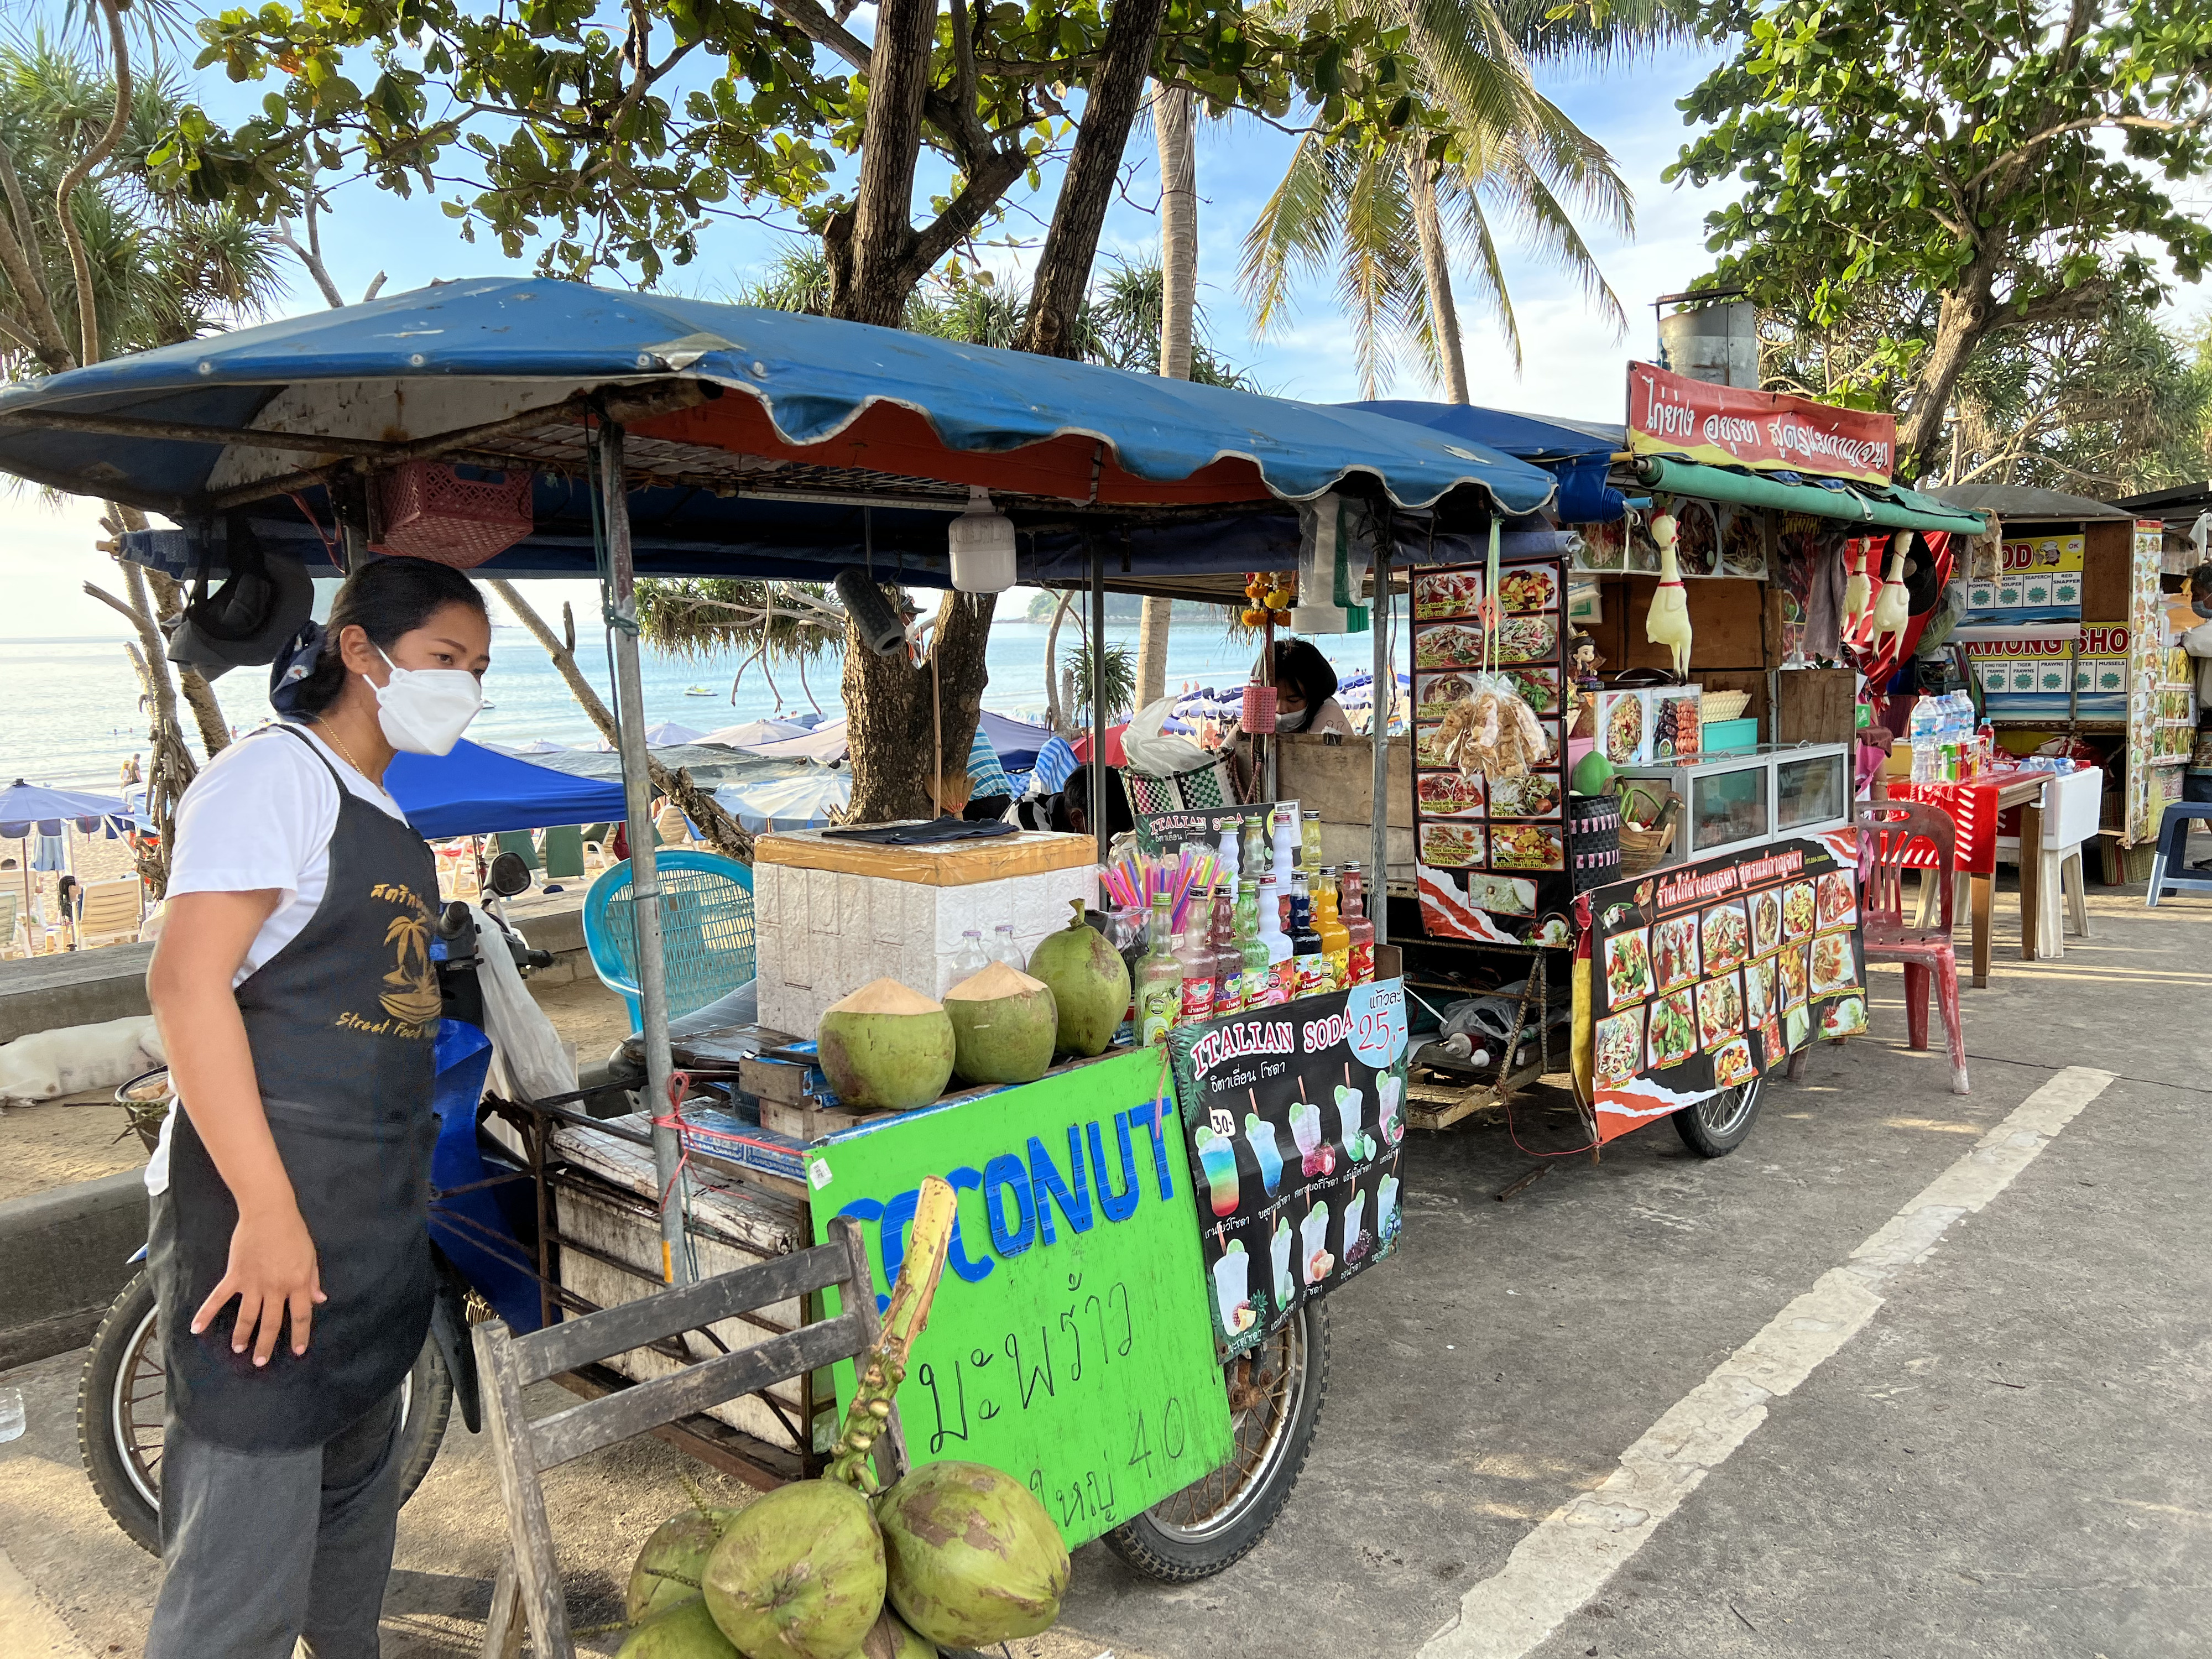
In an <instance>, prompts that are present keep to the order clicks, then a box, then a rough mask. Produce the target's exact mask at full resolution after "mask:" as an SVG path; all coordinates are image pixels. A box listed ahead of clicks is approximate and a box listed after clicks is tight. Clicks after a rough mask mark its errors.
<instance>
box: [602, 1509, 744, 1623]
mask: <svg viewBox="0 0 2212 1659" xmlns="http://www.w3.org/2000/svg"><path fill="white" fill-rule="evenodd" d="M737 1516H738V1511H737V1510H713V1509H696V1508H695V1509H688V1510H684V1513H683V1514H681V1515H679V1516H675V1517H674V1518H673V1519H671V1520H667V1521H664V1522H661V1523H660V1525H659V1528H656V1529H655V1531H654V1532H653V1536H652V1537H650V1538H648V1539H647V1540H646V1541H645V1547H644V1548H643V1549H641V1550H640V1551H639V1552H638V1553H637V1561H636V1564H635V1565H633V1566H632V1567H631V1568H630V1570H629V1589H627V1590H626V1591H625V1592H624V1594H623V1605H624V1606H625V1607H626V1608H627V1609H628V1612H629V1617H630V1618H631V1619H633V1620H639V1619H649V1618H651V1617H652V1616H653V1614H654V1613H661V1612H665V1610H666V1609H668V1608H670V1607H677V1606H679V1605H680V1604H682V1603H683V1602H685V1601H697V1600H698V1599H699V1581H700V1577H701V1575H702V1574H703V1573H704V1572H705V1571H707V1558H708V1556H709V1555H711V1554H713V1553H714V1546H715V1545H716V1544H717V1543H719V1542H720V1541H721V1537H722V1534H723V1533H724V1532H725V1531H726V1529H727V1528H728V1527H729V1524H730V1522H732V1521H733V1520H735V1519H736V1518H737Z"/></svg>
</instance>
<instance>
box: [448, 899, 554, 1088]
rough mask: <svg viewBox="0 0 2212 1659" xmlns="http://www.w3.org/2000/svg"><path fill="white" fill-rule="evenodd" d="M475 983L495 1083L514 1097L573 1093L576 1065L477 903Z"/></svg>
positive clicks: (496, 926) (474, 911)
mask: <svg viewBox="0 0 2212 1659" xmlns="http://www.w3.org/2000/svg"><path fill="white" fill-rule="evenodd" d="M469 909H470V911H471V913H472V914H473V915H474V916H475V918H476V924H477V986H478V987H480V988H481V989H482V990H483V1000H484V1030H485V1032H486V1034H487V1035H488V1036H489V1037H490V1038H491V1042H492V1074H491V1085H492V1088H493V1090H494V1091H495V1092H496V1093H499V1094H501V1095H504V1096H506V1097H508V1098H510V1099H520V1100H548V1099H550V1098H551V1097H554V1096H555V1095H566V1094H574V1092H575V1090H576V1061H575V1058H574V1055H572V1054H570V1053H569V1051H568V1045H567V1044H566V1043H564V1042H562V1041H561V1034H560V1033H559V1032H558V1031H556V1030H554V1029H553V1022H552V1021H551V1020H550V1019H548V1018H546V1017H545V1011H544V1009H542V1008H540V1007H539V1006H538V1000H537V999H536V998H535V997H533V996H532V995H531V994H530V991H529V988H528V987H526V986H525V985H524V984H523V982H522V972H521V970H520V969H518V968H517V967H516V966H515V965H514V958H513V957H512V956H510V955H508V954H507V934H506V933H504V932H502V931H501V927H500V925H499V924H498V923H497V922H496V921H493V920H492V919H491V917H490V916H489V915H486V914H485V913H484V912H483V910H481V909H479V908H477V907H476V906H475V905H473V904H472V905H471V906H470V907H469Z"/></svg>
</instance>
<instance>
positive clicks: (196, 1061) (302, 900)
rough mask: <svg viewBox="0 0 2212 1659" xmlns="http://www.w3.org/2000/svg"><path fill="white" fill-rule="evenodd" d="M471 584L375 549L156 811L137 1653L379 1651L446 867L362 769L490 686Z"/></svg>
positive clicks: (427, 1266) (444, 731)
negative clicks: (158, 1367)
mask: <svg viewBox="0 0 2212 1659" xmlns="http://www.w3.org/2000/svg"><path fill="white" fill-rule="evenodd" d="M490 643H491V629H490V625H489V622H488V621H487V619H486V617H485V614H484V602H483V599H482V598H481V597H480V596H479V595H478V593H477V590H476V587H475V586H474V585H473V584H472V583H471V582H470V580H468V578H467V577H465V576H464V575H462V574H459V572H458V571H454V570H451V569H447V568H445V567H444V566H442V565H435V564H428V563H425V562H422V561H420V560H415V559H404V558H390V559H381V560H379V561H378V562H375V563H374V564H370V565H368V566H365V567H363V568H361V569H359V570H357V571H356V572H355V574H353V575H351V576H350V577H349V578H348V579H347V580H346V582H345V584H344V585H343V586H342V587H340V588H339V590H338V592H337V598H336V599H335V601H334V602H333V603H332V605H331V613H330V622H329V623H328V624H327V626H325V627H323V628H317V627H315V626H314V625H313V624H310V625H309V627H308V628H307V629H306V630H305V631H304V632H303V633H302V634H301V635H300V637H299V638H298V640H296V641H295V642H294V644H293V646H292V647H291V649H290V650H289V653H286V654H285V655H283V656H280V657H279V659H278V660H277V662H276V665H275V666H274V668H273V669H272V670H271V672H270V702H272V703H274V704H275V705H276V709H277V712H278V713H279V714H282V715H283V716H284V720H283V724H281V725H278V726H271V727H270V728H268V729H266V730H264V731H262V732H256V733H254V734H253V735H252V736H251V737H248V738H245V739H244V740H243V741H242V742H240V743H238V744H234V745H233V746H232V747H231V748H229V749H228V750H225V751H224V752H223V753H222V755H220V756H218V757H216V760H215V761H214V762H213V763H211V764H210V766H209V767H208V769H206V770H205V771H204V772H202V773H201V774H200V775H199V776H198V777H197V779H196V780H194V781H193V783H192V785H191V788H189V789H188V790H186V791H185V797H184V799H183V801H182V803H181V804H180V805H179V809H178V812H177V825H176V837H175V848H174V851H173V856H172V860H171V874H170V878H169V889H168V901H167V910H168V925H167V927H165V928H164V929H163V931H162V933H161V939H160V942H159V943H158V944H157V945H156V946H155V953H154V960H153V964H152V966H151V968H150V969H149V970H148V973H147V976H146V985H147V994H148V996H149V1000H151V1002H152V1004H153V1009H154V1014H155V1018H156V1019H157V1020H158V1021H159V1022H160V1024H161V1036H162V1040H163V1041H164V1042H165V1043H166V1044H167V1049H168V1056H169V1075H170V1080H171V1083H172V1085H173V1086H174V1088H175V1091H176V1094H177V1102H178V1104H179V1105H180V1106H181V1107H182V1110H180V1111H179V1110H172V1111H171V1112H170V1114H169V1115H168V1118H167V1121H166V1122H165V1124H164V1125H163V1129H162V1138H161V1148H160V1150H159V1151H158V1152H156V1153H155V1157H154V1159H153V1162H152V1164H151V1165H150V1166H149V1169H148V1170H147V1177H146V1181H147V1186H148V1188H149V1190H150V1191H151V1192H152V1193H153V1194H155V1197H154V1206H153V1229H152V1256H151V1261H152V1268H153V1273H154V1280H155V1290H156V1293H157V1294H158V1296H159V1297H160V1303H161V1348H162V1357H163V1359H164V1361H165V1363H166V1364H167V1370H168V1395H167V1437H166V1441H165V1444H164V1449H163V1455H162V1459H161V1545H162V1557H163V1559H164V1561H165V1563H166V1565H167V1578H166V1580H165V1581H164V1583H163V1584H162V1587H161V1598H160V1601H158V1603H157V1604H156V1606H155V1612H154V1620H153V1629H152V1631H151V1632H150V1634H149V1638H148V1642H147V1647H146V1652H147V1654H148V1656H149V1659H187V1656H189V1659H287V1656H289V1655H290V1654H291V1653H292V1651H293V1647H294V1644H295V1640H297V1639H298V1638H302V1637H304V1638H306V1641H307V1645H308V1647H309V1648H310V1649H311V1650H313V1653H314V1654H315V1656H316V1659H374V1655H375V1654H376V1652H377V1646H378V1644H377V1622H378V1612H379V1609H380V1607H381V1605H382V1602H383V1599H384V1587H385V1581H386V1578H387V1577H389V1576H390V1573H391V1569H392V1536H393V1532H394V1529H395V1524H396V1522H397V1518H398V1477H399V1473H400V1471H399V1469H398V1466H397V1462H396V1459H395V1456H394V1446H395V1443H396V1441H397V1437H398V1427H399V1387H400V1383H401V1382H402V1380H403V1379H404V1377H405V1376H406V1375H407V1372H408V1370H409V1369H410V1367H411V1366H412V1365H413V1364H414V1363H415V1359H416V1355H417V1354H418V1353H419V1352H421V1351H422V1343H423V1340H424V1338H425V1336H426V1334H427V1333H428V1328H429V1321H430V1304H431V1297H432V1287H433V1279H432V1270H431V1263H430V1253H429V1240H428V1232H427V1231H426V1224H427V1206H428V1194H429V1164H430V1148H431V1143H432V1141H433V1139H434V1138H435V1128H436V1125H435V1118H434V1116H433V1115H432V1112H431V1107H430V1089H431V1073H432V1066H431V1058H430V1044H431V1040H432V1038H433V1036H435V1033H436V1030H437V1026H438V1007H439V994H438V981H437V977H436V974H435V969H433V967H432V965H431V962H430V939H431V931H432V925H433V907H434V906H435V904H436V902H437V897H438V888H437V872H436V867H435V862H434V860H433V859H432V856H431V854H430V850H429V848H428V846H427V845H425V844H424V842H423V840H422V837H421V836H418V835H416V833H415V832H414V830H412V829H410V828H409V827H408V825H407V823H406V820H405V818H404V817H403V815H402V814H401V812H400V810H399V807H398V803H396V802H395V801H394V800H393V799H392V797H391V796H390V795H388V794H386V793H385V791H384V788H383V787H382V780H383V776H384V772H385V769H386V767H387V766H388V765H390V764H391V762H392V755H393V753H394V752H395V751H396V750H407V751H409V752H410V753H415V754H427V755H442V754H446V753H447V752H449V751H450V750H452V748H453V744H455V743H456V742H458V741H459V738H460V735H461V732H462V731H463V729H464V728H465V726H467V725H468V723H469V721H470V720H471V718H472V717H473V716H474V714H476V712H477V708H478V707H479V706H480V705H481V703H482V702H483V693H482V691H481V690H480V688H479V686H478V684H477V682H478V678H479V677H481V676H482V674H483V671H484V669H485V667H486V666H487V665H489V661H490V655H489V648H490Z"/></svg>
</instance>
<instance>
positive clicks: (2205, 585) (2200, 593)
mask: <svg viewBox="0 0 2212 1659" xmlns="http://www.w3.org/2000/svg"><path fill="white" fill-rule="evenodd" d="M2189 596H2190V598H2191V599H2212V564H2200V565H2198V566H2197V568H2195V569H2194V570H2191V572H2190V573H2189Z"/></svg>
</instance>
